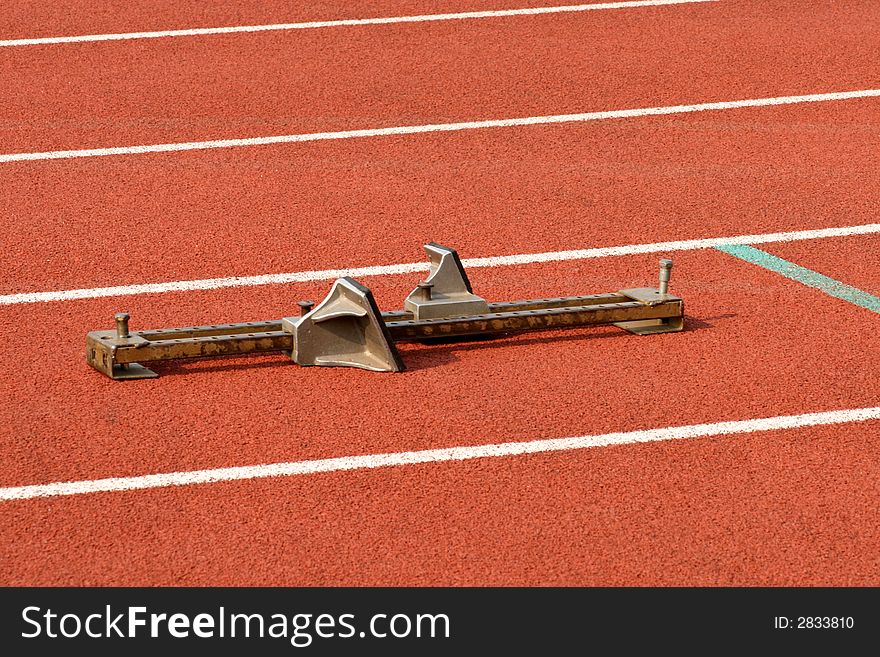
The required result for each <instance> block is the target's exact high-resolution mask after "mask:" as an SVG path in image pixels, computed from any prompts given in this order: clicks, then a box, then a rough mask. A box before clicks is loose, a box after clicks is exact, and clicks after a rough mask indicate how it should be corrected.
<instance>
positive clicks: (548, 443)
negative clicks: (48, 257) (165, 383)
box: [0, 407, 880, 501]
mask: <svg viewBox="0 0 880 657" xmlns="http://www.w3.org/2000/svg"><path fill="white" fill-rule="evenodd" d="M866 420H880V407H874V408H855V409H849V410H841V411H826V412H822V413H807V414H805V415H782V416H778V417H768V418H761V419H755V420H738V421H734V422H715V423H712V424H695V425H690V426H683V427H666V428H664V429H646V430H641V431H627V432H622V433H606V434H601V435H594V436H577V437H573V438H551V439H547V440H530V441H526V442H507V443H495V444H492V445H474V446H463V447H447V448H443V449H428V450H423V451H418V452H394V453H390V454H366V455H362V456H343V457H340V458H332V459H320V460H314V461H292V462H288V463H268V464H265V465H247V466H241V467H234V468H216V469H212V470H191V471H188V472H168V473H163V474H151V475H143V476H139V477H113V478H111V479H91V480H85V481H67V482H57V483H52V484H39V485H36V486H16V487H10V488H0V501H8V500H27V499H33V498H38V497H58V496H64V495H84V494H87V493H106V492H112V491H129V490H143V489H149V488H167V487H170V486H189V485H192V484H212V483H217V482H222V481H239V480H243V479H265V478H267V477H292V476H298V475H310V474H317V473H320V472H340V471H345V470H369V469H373V468H387V467H392V466H403V465H416V464H419V463H443V462H446V461H467V460H470V459H481V458H497V457H503V456H519V455H523V454H539V453H542V452H564V451H570V450H576V449H587V448H591V447H607V446H609V445H629V444H634V443H650V442H659V441H665V440H684V439H687V438H698V437H701V436H723V435H730V434H739V433H754V432H757V431H775V430H780V429H796V428H799V427H812V426H819V425H828V424H844V423H850V422H864V421H866Z"/></svg>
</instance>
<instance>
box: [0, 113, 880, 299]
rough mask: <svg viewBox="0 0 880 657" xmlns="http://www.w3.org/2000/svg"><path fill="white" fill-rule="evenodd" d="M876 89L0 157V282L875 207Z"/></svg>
mask: <svg viewBox="0 0 880 657" xmlns="http://www.w3.org/2000/svg"><path fill="white" fill-rule="evenodd" d="M878 169H880V99H877V98H866V99H859V100H848V101H840V102H833V103H826V104H811V105H798V106H788V107H764V108H749V109H738V110H725V111H719V112H707V113H704V114H699V115H696V114H688V115H680V116H668V117H641V118H633V119H625V120H608V121H596V122H591V123H583V124H570V125H556V126H532V127H521V128H509V129H494V130H472V131H465V132H458V133H442V134H440V133H434V134H422V135H409V136H398V137H386V138H375V139H352V140H344V141H333V142H312V143H303V144H293V145H287V146H269V147H258V148H245V149H228V150H218V151H203V152H189V153H170V154H156V155H145V156H126V157H105V158H93V159H80V160H56V161H46V162H20V163H7V164H0V177H2V180H3V185H2V186H0V195H2V197H3V202H2V204H0V208H2V210H0V217H2V218H0V228H2V231H3V239H4V249H5V254H6V255H5V258H4V267H3V272H2V274H0V294H3V293H5V294H10V293H18V292H30V291H41V290H57V289H70V288H81V287H95V286H105V285H125V284H131V283H144V282H151V281H173V280H180V279H199V278H212V277H225V276H237V275H251V274H263V273H275V272H290V271H303V270H312V269H318V270H323V269H328V268H338V267H349V266H362V265H372V264H388V263H398V262H412V261H418V260H422V257H423V256H422V254H421V244H423V243H425V242H427V241H430V240H436V241H438V242H440V243H442V244H448V245H450V246H454V247H456V248H458V249H459V251H460V253H461V254H462V255H463V256H464V257H478V256H490V255H505V254H513V253H529V252H535V251H550V250H557V249H562V250H565V249H577V248H586V247H595V246H611V245H618V244H632V243H641V242H655V241H667V240H678V239H696V238H704V237H720V236H725V235H739V234H750V233H766V232H776V231H791V230H803V229H805V228H821V227H833V226H847V225H855V224H868V223H876V222H877V216H876V212H875V209H876V207H877V206H878V205H880V186H878V183H877V176H876V171H877V170H878Z"/></svg>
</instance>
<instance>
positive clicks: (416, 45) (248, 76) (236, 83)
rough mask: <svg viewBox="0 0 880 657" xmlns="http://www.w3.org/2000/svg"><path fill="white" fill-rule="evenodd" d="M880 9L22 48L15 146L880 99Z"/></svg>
mask: <svg viewBox="0 0 880 657" xmlns="http://www.w3.org/2000/svg"><path fill="white" fill-rule="evenodd" d="M876 8H877V5H876V3H874V2H870V1H867V0H866V1H863V2H847V3H845V4H843V5H842V4H841V3H834V2H823V3H818V4H816V3H814V4H811V8H810V12H809V16H804V14H805V11H804V9H803V7H794V6H792V5H790V4H789V3H767V2H763V0H755V1H752V2H742V1H734V2H718V3H705V4H694V5H680V6H666V7H646V8H640V9H631V10H623V11H594V12H589V13H587V14H584V13H575V14H557V15H552V16H550V15H544V16H530V17H514V18H500V19H492V20H466V21H447V22H439V23H418V24H414V25H412V24H410V25H385V26H371V27H353V28H344V29H333V30H329V29H324V30H320V29H319V30H304V31H295V32H271V33H262V34H233V35H225V36H211V37H196V38H175V39H167V40H162V39H158V40H157V39H146V40H141V41H132V42H105V43H90V44H69V45H66V46H60V47H59V46H52V47H33V48H31V47H28V48H21V49H14V52H4V53H3V56H2V58H0V78H2V79H8V80H11V81H14V83H15V88H16V93H15V94H14V95H11V96H6V97H4V99H3V101H4V102H3V105H2V107H3V110H2V113H0V120H2V122H3V123H4V124H6V126H7V127H6V128H5V129H4V130H2V132H0V139H2V143H3V144H4V145H5V148H4V150H5V151H6V152H13V151H42V150H56V149H69V148H92V147H104V146H120V145H134V144H144V143H156V142H166V141H192V140H201V139H222V138H228V137H250V136H264V135H268V134H293V133H304V132H320V131H326V130H345V129H357V128H371V127H382V126H396V125H410V124H426V123H438V122H454V121H468V120H477V119H493V118H508V117H519V116H532V115H544V114H566V113H572V112H588V111H594V110H607V109H626V108H637V107H650V106H661V105H678V104H682V103H694V102H708V101H723V100H737V99H746V98H758V97H764V96H784V95H790V94H805V93H815V92H828V91H847V90H851V89H870V88H877V87H880V48H878V47H877V45H878V36H877V32H876V29H875V28H874V25H875V24H876ZM782 34H784V35H785V38H780V37H781V35H782ZM61 53H63V56H59V55H60V54H61Z"/></svg>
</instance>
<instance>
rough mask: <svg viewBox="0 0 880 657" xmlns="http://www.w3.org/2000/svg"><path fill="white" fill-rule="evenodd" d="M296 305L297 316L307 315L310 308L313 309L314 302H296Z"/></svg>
mask: <svg viewBox="0 0 880 657" xmlns="http://www.w3.org/2000/svg"><path fill="white" fill-rule="evenodd" d="M296 305H298V306H299V314H300V315H307V314H308V313H309V312H311V310H312V308H314V307H315V302H314V301H297V302H296Z"/></svg>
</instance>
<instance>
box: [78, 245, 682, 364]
mask: <svg viewBox="0 0 880 657" xmlns="http://www.w3.org/2000/svg"><path fill="white" fill-rule="evenodd" d="M425 251H427V253H428V258H429V260H430V273H429V274H428V277H427V279H426V280H425V281H424V282H422V283H419V284H418V286H417V287H416V288H415V289H414V290H413V291H412V292H411V293H410V295H409V296H408V297H407V298H406V300H405V301H404V309H403V310H395V311H391V312H380V311H379V309H378V307H377V306H376V301H375V300H374V299H373V294H372V293H371V292H370V290H369V289H368V288H366V287H365V286H363V285H361V284H360V283H358V282H357V281H356V280H354V279H353V278H349V277H345V278H340V279H338V280H337V281H336V282H335V283H334V284H333V287H332V288H331V290H330V293H329V294H328V295H327V297H326V298H325V299H324V300H323V301H322V302H321V303H319V304H317V305H315V304H314V303H313V302H311V301H300V302H299V304H298V305H299V309H300V315H299V316H297V317H284V318H282V319H280V320H274V321H266V322H244V323H241V324H214V325H210V326H190V327H184V328H168V329H151V330H146V331H129V328H128V321H129V316H128V314H127V313H117V314H116V316H115V319H116V329H115V330H113V331H92V332H90V333H89V334H88V335H87V336H86V360H87V361H88V363H89V365H91V366H92V367H94V368H95V369H96V370H98V371H99V372H103V373H104V374H106V375H107V376H109V377H110V378H111V379H118V380H124V379H146V378H154V377H157V376H159V375H158V374H157V373H156V372H154V371H152V370H150V369H148V368H146V367H144V366H143V365H142V363H147V362H155V361H163V360H177V359H181V358H205V357H219V356H232V355H242V354H259V353H266V352H273V351H283V352H286V353H288V354H290V357H291V358H292V359H293V360H294V361H295V362H296V363H298V364H299V365H324V366H334V367H358V368H362V369H366V370H372V371H375V372H400V371H403V370H404V369H405V366H404V364H403V360H402V359H401V357H400V354H399V353H398V351H397V348H396V347H395V343H396V342H407V341H426V340H427V341H431V340H436V339H438V338H439V339H449V340H455V339H456V338H462V339H464V338H467V337H472V336H486V337H496V336H499V335H505V334H508V333H519V332H523V331H542V330H550V329H564V328H576V327H581V326H595V325H601V324H613V325H614V326H618V327H620V328H622V329H625V330H627V331H629V332H630V333H635V334H637V335H649V334H653V333H670V332H675V331H681V330H682V328H683V326H684V301H683V300H682V299H681V298H679V297H676V296H673V295H671V294H669V289H668V288H669V275H670V271H671V270H672V261H671V260H661V261H660V285H659V287H658V288H656V289H655V288H635V289H627V290H619V291H618V292H611V293H608V294H588V295H584V296H571V297H558V298H553V299H532V300H527V301H505V302H500V303H489V302H487V301H486V300H485V299H483V298H482V297H479V296H477V295H475V294H474V293H473V290H472V289H471V284H470V281H469V280H468V277H467V274H466V273H465V270H464V267H463V266H462V264H461V259H460V258H459V257H458V253H456V252H455V250H453V249H449V248H446V247H444V246H440V245H439V244H434V243H431V244H426V245H425Z"/></svg>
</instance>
